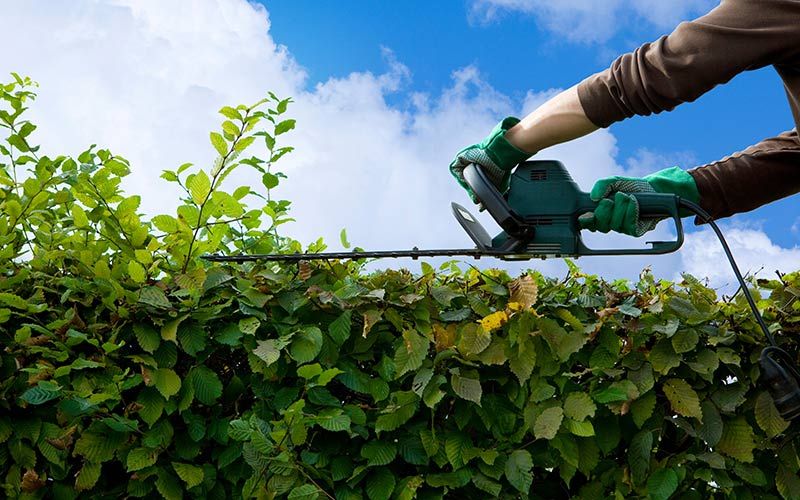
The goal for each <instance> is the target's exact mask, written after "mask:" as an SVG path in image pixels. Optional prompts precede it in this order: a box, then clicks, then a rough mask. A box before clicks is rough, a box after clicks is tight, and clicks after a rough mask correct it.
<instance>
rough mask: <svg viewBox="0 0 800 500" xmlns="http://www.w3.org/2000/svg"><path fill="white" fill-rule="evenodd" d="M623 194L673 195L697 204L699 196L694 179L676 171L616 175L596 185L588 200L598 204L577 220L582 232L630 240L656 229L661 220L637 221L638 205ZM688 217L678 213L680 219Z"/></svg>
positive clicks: (685, 173) (683, 212)
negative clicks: (624, 236)
mask: <svg viewBox="0 0 800 500" xmlns="http://www.w3.org/2000/svg"><path fill="white" fill-rule="evenodd" d="M626 193H672V194H676V195H678V196H680V197H681V198H684V199H687V200H689V201H693V202H695V203H699V202H700V192H699V191H698V190H697V184H695V182H694V178H693V177H692V176H691V174H689V173H688V172H685V171H684V170H681V169H680V168H678V167H672V168H667V169H664V170H660V171H658V172H655V173H653V174H650V175H648V176H645V177H643V178H638V177H622V176H619V175H616V176H613V177H607V178H605V179H600V180H599V181H597V182H596V183H595V185H594V187H593V188H592V192H591V193H590V196H591V198H592V200H593V201H599V202H600V203H599V204H598V205H597V208H596V209H595V210H594V212H587V213H585V214H582V215H581V216H580V217H578V222H579V224H580V226H581V228H583V229H588V230H590V231H600V232H601V233H607V232H609V231H616V232H618V233H624V234H629V235H631V236H641V235H643V234H644V233H646V232H647V231H652V230H653V229H655V227H656V225H657V224H658V222H659V221H660V220H662V219H663V217H656V218H646V219H643V218H640V217H639V202H638V201H636V197H635V196H633V195H630V194H626ZM687 215H691V214H690V213H689V212H686V211H681V216H682V217H686V216H687Z"/></svg>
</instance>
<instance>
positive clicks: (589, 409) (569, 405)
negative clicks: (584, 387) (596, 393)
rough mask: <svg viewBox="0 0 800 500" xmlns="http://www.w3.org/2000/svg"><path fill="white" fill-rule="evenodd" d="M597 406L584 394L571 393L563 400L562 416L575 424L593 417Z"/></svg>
mask: <svg viewBox="0 0 800 500" xmlns="http://www.w3.org/2000/svg"><path fill="white" fill-rule="evenodd" d="M596 410H597V406H596V405H595V404H594V401H592V398H590V397H589V395H588V394H586V393H585V392H571V393H569V394H568V395H567V398H566V399H565V400H564V415H565V416H567V417H568V418H571V419H573V420H575V421H577V422H580V421H582V420H585V419H586V417H594V412H595V411H596Z"/></svg>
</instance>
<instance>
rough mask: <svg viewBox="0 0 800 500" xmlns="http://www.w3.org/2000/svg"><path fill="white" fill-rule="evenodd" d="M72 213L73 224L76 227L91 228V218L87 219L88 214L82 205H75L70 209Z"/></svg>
mask: <svg viewBox="0 0 800 500" xmlns="http://www.w3.org/2000/svg"><path fill="white" fill-rule="evenodd" d="M70 212H71V213H72V222H73V223H74V224H75V227H88V226H89V217H87V215H86V212H85V211H84V210H83V208H81V206H80V205H78V204H77V203H73V204H72V207H70Z"/></svg>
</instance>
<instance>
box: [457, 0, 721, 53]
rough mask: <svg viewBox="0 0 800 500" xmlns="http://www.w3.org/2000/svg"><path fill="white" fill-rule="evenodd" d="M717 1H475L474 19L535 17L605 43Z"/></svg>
mask: <svg viewBox="0 0 800 500" xmlns="http://www.w3.org/2000/svg"><path fill="white" fill-rule="evenodd" d="M718 3H719V2H718V1H716V0H670V1H664V0H557V1H552V0H473V3H472V18H473V19H478V20H481V21H484V22H486V21H491V20H493V19H495V18H497V17H498V16H500V15H502V14H503V13H507V12H522V13H524V14H530V15H533V16H535V17H536V19H537V21H538V22H539V24H540V25H541V26H543V27H544V28H545V29H547V30H549V31H552V32H554V33H556V34H558V35H559V36H563V37H565V38H566V39H567V40H569V41H572V42H579V43H602V42H605V41H607V40H608V39H610V38H611V37H613V36H614V35H615V34H616V33H617V32H618V31H619V30H620V29H621V28H622V27H624V26H630V24H631V23H639V22H642V21H643V22H645V23H648V24H650V25H651V26H654V27H656V28H659V29H670V28H673V27H674V26H675V25H677V24H678V22H680V21H683V20H686V19H690V18H691V17H693V16H695V15H697V14H702V13H704V12H707V11H708V10H710V9H711V8H712V7H713V6H714V5H716V4H718Z"/></svg>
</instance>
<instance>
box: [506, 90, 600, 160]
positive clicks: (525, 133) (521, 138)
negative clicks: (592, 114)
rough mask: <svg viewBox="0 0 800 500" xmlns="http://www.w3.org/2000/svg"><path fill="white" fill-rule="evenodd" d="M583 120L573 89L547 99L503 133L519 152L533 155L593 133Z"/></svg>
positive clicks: (589, 125) (591, 128)
mask: <svg viewBox="0 0 800 500" xmlns="http://www.w3.org/2000/svg"><path fill="white" fill-rule="evenodd" d="M597 128H598V127H597V126H595V125H594V124H593V123H592V122H591V121H589V119H588V118H587V117H586V113H585V112H584V111H583V106H582V105H581V103H580V100H579V99H578V91H577V86H574V87H571V88H569V89H567V90H565V91H563V92H561V93H560V94H558V95H556V96H555V97H553V98H552V99H550V100H548V101H547V102H545V103H544V104H542V105H541V106H539V107H538V108H537V109H536V110H535V111H533V112H532V113H530V114H529V115H528V116H526V117H525V118H523V119H522V121H521V122H519V123H518V124H516V125H515V126H514V127H512V128H511V129H510V130H509V131H508V132H506V135H505V137H506V139H508V141H509V142H510V143H511V144H513V145H514V146H516V147H518V148H519V149H521V150H523V151H528V152H531V153H535V152H537V151H541V150H542V149H545V148H548V147H550V146H555V145H556V144H561V143H562V142H567V141H571V140H573V139H577V138H578V137H582V136H584V135H586V134H588V133H590V132H594V131H595V130H597Z"/></svg>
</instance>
